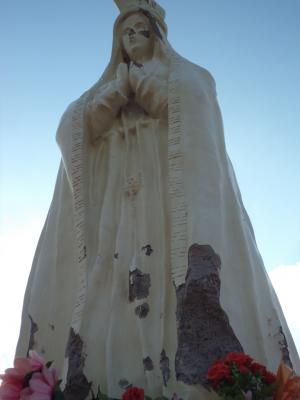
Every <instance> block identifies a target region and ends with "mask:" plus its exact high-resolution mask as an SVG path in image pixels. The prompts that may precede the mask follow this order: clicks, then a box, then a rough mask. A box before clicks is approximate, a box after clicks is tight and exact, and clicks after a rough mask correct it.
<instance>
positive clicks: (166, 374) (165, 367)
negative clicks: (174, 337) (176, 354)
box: [159, 350, 171, 386]
mask: <svg viewBox="0 0 300 400" xmlns="http://www.w3.org/2000/svg"><path fill="white" fill-rule="evenodd" d="M159 366H160V370H161V374H162V378H163V382H164V385H165V386H167V384H168V381H169V379H170V377H171V370H170V360H169V358H168V357H167V354H166V352H165V350H163V351H162V352H161V353H160V362H159Z"/></svg>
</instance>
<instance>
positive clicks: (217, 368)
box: [207, 363, 230, 383]
mask: <svg viewBox="0 0 300 400" xmlns="http://www.w3.org/2000/svg"><path fill="white" fill-rule="evenodd" d="M229 377H230V369H229V367H228V366H227V365H224V364H221V363H219V364H214V365H213V366H212V367H210V368H209V370H208V373H207V379H208V380H210V381H213V382H215V383H216V382H220V381H221V380H223V379H228V378H229Z"/></svg>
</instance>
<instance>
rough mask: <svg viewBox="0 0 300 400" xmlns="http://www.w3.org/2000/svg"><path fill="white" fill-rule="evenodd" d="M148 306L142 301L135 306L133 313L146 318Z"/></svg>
mask: <svg viewBox="0 0 300 400" xmlns="http://www.w3.org/2000/svg"><path fill="white" fill-rule="evenodd" d="M149 311H150V307H149V304H148V303H143V304H141V305H140V306H137V307H136V308H135V315H136V316H138V317H139V318H141V319H143V318H146V317H147V315H148V314H149Z"/></svg>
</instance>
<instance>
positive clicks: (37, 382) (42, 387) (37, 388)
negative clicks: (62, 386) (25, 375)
mask: <svg viewBox="0 0 300 400" xmlns="http://www.w3.org/2000/svg"><path fill="white" fill-rule="evenodd" d="M29 386H30V388H31V389H32V390H33V391H34V392H39V393H43V394H48V393H51V391H52V388H51V387H50V386H49V385H48V384H47V383H46V382H44V380H42V379H39V378H32V379H31V380H30V382H29Z"/></svg>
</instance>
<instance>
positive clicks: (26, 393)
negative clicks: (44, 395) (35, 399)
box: [20, 387, 33, 400]
mask: <svg viewBox="0 0 300 400" xmlns="http://www.w3.org/2000/svg"><path fill="white" fill-rule="evenodd" d="M32 393H33V392H32V390H31V389H30V388H29V387H27V388H25V389H23V390H22V391H21V393H20V400H31V395H32Z"/></svg>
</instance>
